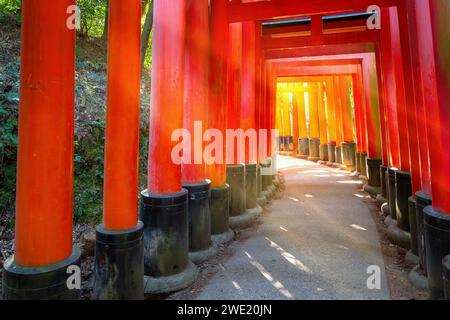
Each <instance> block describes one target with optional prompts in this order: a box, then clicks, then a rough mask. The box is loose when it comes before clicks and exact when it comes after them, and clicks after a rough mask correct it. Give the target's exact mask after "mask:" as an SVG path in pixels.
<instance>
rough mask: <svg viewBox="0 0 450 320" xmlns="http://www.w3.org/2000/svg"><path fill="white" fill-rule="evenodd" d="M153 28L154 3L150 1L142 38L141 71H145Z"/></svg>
mask: <svg viewBox="0 0 450 320" xmlns="http://www.w3.org/2000/svg"><path fill="white" fill-rule="evenodd" d="M152 28H153V1H150V4H149V8H148V12H147V16H146V17H145V23H144V29H143V30H142V37H141V70H144V62H145V55H146V53H147V49H148V42H149V40H150V33H151V32H152Z"/></svg>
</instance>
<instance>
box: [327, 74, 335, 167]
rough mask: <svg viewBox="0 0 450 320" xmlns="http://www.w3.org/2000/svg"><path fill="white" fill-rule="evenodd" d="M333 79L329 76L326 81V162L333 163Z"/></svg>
mask: <svg viewBox="0 0 450 320" xmlns="http://www.w3.org/2000/svg"><path fill="white" fill-rule="evenodd" d="M334 90H335V88H334V81H333V78H332V77H330V78H329V79H328V80H327V81H326V95H327V114H328V123H327V128H328V163H327V165H333V163H334V162H336V99H335V93H334Z"/></svg>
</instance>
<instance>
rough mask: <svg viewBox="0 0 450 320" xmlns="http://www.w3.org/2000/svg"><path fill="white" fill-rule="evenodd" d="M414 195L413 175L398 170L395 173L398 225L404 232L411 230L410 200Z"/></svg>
mask: <svg viewBox="0 0 450 320" xmlns="http://www.w3.org/2000/svg"><path fill="white" fill-rule="evenodd" d="M411 195H412V185H411V174H410V173H409V172H404V171H400V170H398V171H397V172H396V173H395V201H396V208H397V224H398V227H399V228H400V229H402V230H404V231H407V232H409V231H410V230H411V228H410V225H409V206H408V198H409V197H410V196H411Z"/></svg>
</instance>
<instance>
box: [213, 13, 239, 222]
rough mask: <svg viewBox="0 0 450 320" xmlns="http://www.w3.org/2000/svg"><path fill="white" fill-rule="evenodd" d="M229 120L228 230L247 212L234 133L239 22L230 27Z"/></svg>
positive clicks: (236, 103)
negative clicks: (229, 193) (229, 194)
mask: <svg viewBox="0 0 450 320" xmlns="http://www.w3.org/2000/svg"><path fill="white" fill-rule="evenodd" d="M216 41H217V40H216ZM228 44H229V47H228V56H229V63H228V121H227V130H228V131H229V132H233V135H230V134H228V133H227V136H226V140H227V146H226V148H227V149H226V153H227V183H228V184H229V185H230V192H231V196H230V211H229V213H230V220H229V223H230V227H231V228H232V229H233V230H236V229H239V228H240V224H239V221H240V218H241V216H242V215H243V214H244V213H245V211H246V201H245V165H244V163H243V157H244V151H243V145H242V143H241V141H240V135H239V134H238V133H237V132H238V130H239V129H240V128H241V124H240V119H241V94H242V93H241V89H242V87H241V83H242V23H240V22H238V23H231V24H230V25H229V40H228Z"/></svg>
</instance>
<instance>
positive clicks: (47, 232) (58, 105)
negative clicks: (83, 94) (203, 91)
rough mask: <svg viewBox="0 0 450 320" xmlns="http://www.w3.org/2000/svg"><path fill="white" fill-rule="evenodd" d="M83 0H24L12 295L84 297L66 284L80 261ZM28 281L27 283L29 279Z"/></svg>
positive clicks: (6, 286) (9, 276) (7, 287)
mask: <svg viewBox="0 0 450 320" xmlns="http://www.w3.org/2000/svg"><path fill="white" fill-rule="evenodd" d="M74 4H75V1H72V0H62V1H58V2H54V1H23V2H22V48H21V60H20V64H21V68H20V83H21V85H20V105H19V137H18V145H19V149H18V155H17V159H18V161H17V190H16V222H15V236H16V238H15V254H14V256H12V257H11V258H10V259H8V260H7V261H6V262H5V265H4V270H5V271H4V276H3V298H4V299H13V300H16V299H19V300H20V299H77V298H79V296H80V291H79V290H69V289H68V288H67V287H66V286H59V287H57V288H55V291H53V292H49V291H48V290H47V288H48V287H51V286H57V285H58V284H59V283H64V282H65V281H66V279H67V278H68V277H69V276H70V274H67V273H66V269H67V267H68V266H69V265H78V264H79V256H80V255H79V252H77V251H76V250H74V251H73V250H72V217H73V143H74V137H73V136H74V133H73V130H74V101H75V30H74V29H69V28H68V27H67V26H66V24H67V19H68V17H69V16H68V14H66V11H67V9H68V8H69V7H70V6H73V5H74ZM23 281H25V282H24V283H26V287H24V286H22V285H21V284H22V282H23Z"/></svg>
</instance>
